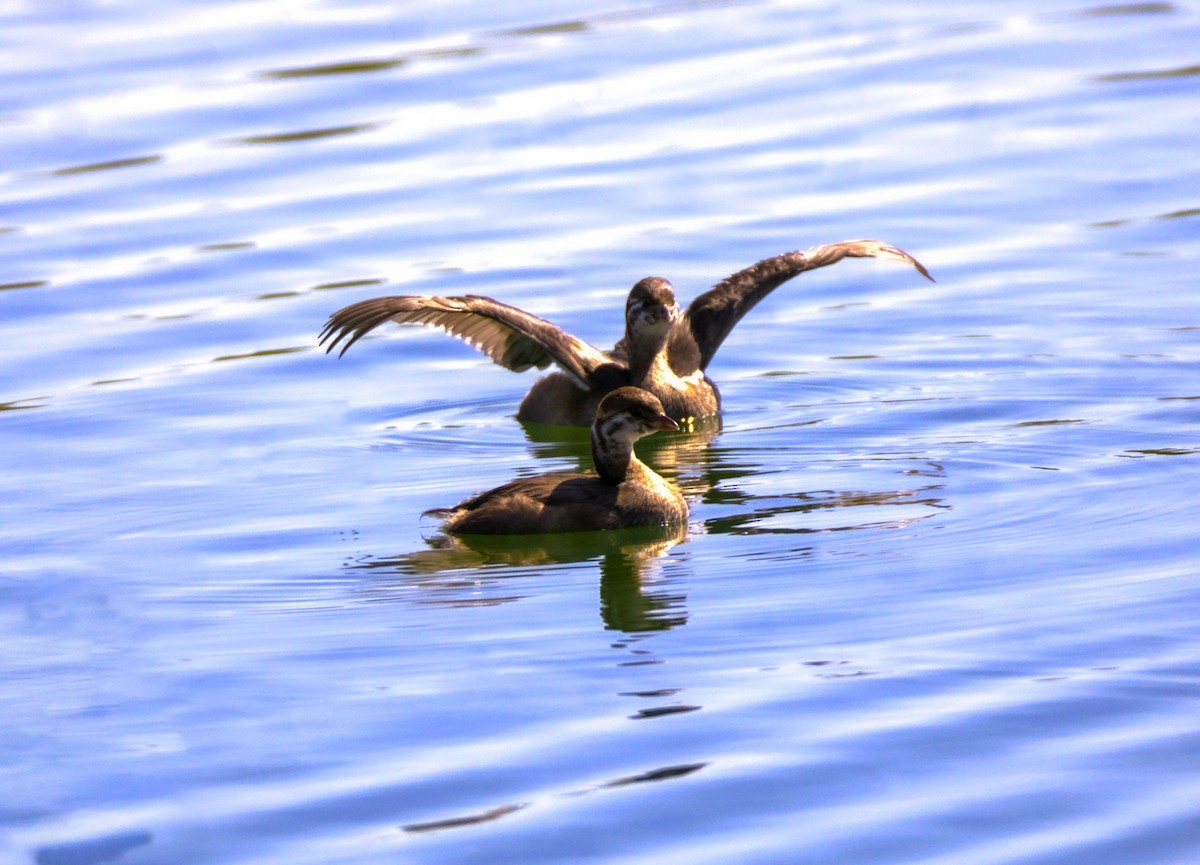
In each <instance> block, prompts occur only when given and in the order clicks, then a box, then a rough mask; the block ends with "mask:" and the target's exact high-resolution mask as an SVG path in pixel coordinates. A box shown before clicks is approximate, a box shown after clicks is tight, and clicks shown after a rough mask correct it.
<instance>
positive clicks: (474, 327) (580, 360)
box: [320, 295, 612, 388]
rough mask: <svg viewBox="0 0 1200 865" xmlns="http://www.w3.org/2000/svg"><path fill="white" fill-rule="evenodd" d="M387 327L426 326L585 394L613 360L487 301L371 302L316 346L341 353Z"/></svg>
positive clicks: (332, 326) (344, 317)
mask: <svg viewBox="0 0 1200 865" xmlns="http://www.w3.org/2000/svg"><path fill="white" fill-rule="evenodd" d="M387 321H395V322H399V323H402V324H403V323H412V324H428V325H431V326H433V327H440V328H441V329H442V330H444V331H446V333H449V334H451V335H452V336H457V337H458V338H459V339H461V340H463V341H464V342H466V343H468V344H469V345H472V346H474V347H475V348H477V349H479V350H480V351H482V352H483V353H484V354H486V355H487V356H488V357H490V358H491V359H492V360H494V361H495V362H496V363H498V364H500V366H503V367H505V368H506V369H511V370H513V371H514V372H524V371H525V370H527V369H529V368H530V367H533V366H536V367H537V368H538V369H545V368H546V367H547V366H549V365H550V364H552V363H555V364H558V365H559V366H560V367H561V368H562V369H563V371H564V372H566V373H567V374H568V375H570V376H571V377H572V378H573V379H575V382H576V384H578V385H579V386H580V387H583V388H587V387H588V386H589V379H590V377H591V376H592V374H593V373H594V372H595V371H596V370H597V369H599V368H600V367H602V366H605V365H606V364H611V363H612V358H610V357H609V356H608V355H606V354H605V353H604V352H602V351H600V350H599V349H598V348H595V347H593V346H591V345H588V344H587V343H586V342H584V341H583V340H581V339H577V338H575V337H573V336H571V335H570V334H569V333H567V332H566V331H564V330H563V329H562V328H560V327H558V326H557V325H553V324H551V323H550V322H548V321H546V320H544V319H541V318H538V317H537V316H536V315H530V314H529V313H527V312H525V311H523V310H520V309H517V308H516V307H514V306H508V305H507V304H504V303H500V302H499V301H495V300H492V299H491V298H490V297H479V296H477V295H467V296H465V297H415V296H397V297H375V298H372V299H370V300H363V301H360V302H358V303H353V304H351V305H350V306H347V307H345V308H343V309H339V310H338V311H337V312H335V313H334V314H333V315H331V316H330V317H329V321H328V322H326V323H325V328H324V329H323V330H322V331H321V336H320V343H321V344H322V345H326V343H328V345H326V349H325V350H326V351H327V352H329V351H333V349H334V348H336V347H337V346H338V344H339V343H341V342H342V340H345V344H343V345H342V350H341V351H340V352H339V353H338V356H339V357H340V356H341V355H343V354H345V353H346V349H348V348H350V346H352V345H354V343H355V342H357V341H358V340H359V339H360V338H362V337H363V336H365V335H366V334H368V333H370V332H371V331H372V330H374V329H375V328H377V327H379V325H381V324H383V323H384V322H387Z"/></svg>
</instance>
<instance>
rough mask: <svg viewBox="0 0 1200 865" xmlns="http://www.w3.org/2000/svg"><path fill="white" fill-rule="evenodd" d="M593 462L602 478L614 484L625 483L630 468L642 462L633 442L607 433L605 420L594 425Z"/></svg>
mask: <svg viewBox="0 0 1200 865" xmlns="http://www.w3.org/2000/svg"><path fill="white" fill-rule="evenodd" d="M592 462H593V463H594V464H595V466H596V474H597V475H599V476H600V480H602V481H604V482H605V483H610V484H614V485H615V484H619V483H623V482H624V481H625V478H627V477H628V476H629V470H630V468H631V467H632V466H633V465H634V464H640V462H639V460H638V458H637V456H636V455H635V454H634V452H633V442H632V441H628V440H626V439H625V438H624V437H623V436H613V435H609V434H607V433H606V431H605V430H604V428H603V422H601V423H598V424H595V425H593V427H592Z"/></svg>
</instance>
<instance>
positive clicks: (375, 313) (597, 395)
mask: <svg viewBox="0 0 1200 865" xmlns="http://www.w3.org/2000/svg"><path fill="white" fill-rule="evenodd" d="M843 258H883V259H889V260H892V261H900V262H904V263H906V264H910V265H912V266H913V267H915V268H916V269H917V270H918V271H919V272H920V273H921V274H922V275H923V276H925V277H926V278H927V279H929V280H931V281H932V279H933V277H931V276H930V275H929V272H928V271H927V270H926V269H925V267H924V266H923V265H922V264H921V263H920V262H919V261H917V260H916V259H915V258H913V257H912V256H911V255H909V254H908V253H907V252H905V251H904V250H902V249H898V248H896V247H894V246H888V245H887V244H884V243H879V242H878V241H875V240H847V241H842V242H841V243H830V244H826V245H824V246H815V247H813V248H811V249H809V250H807V251H796V252H786V253H784V254H782V255H777V256H774V257H773V258H767V259H764V260H762V261H760V262H758V263H756V264H754V265H752V266H750V267H747V268H746V269H745V270H740V271H738V272H737V273H735V274H733V275H732V276H730V277H727V278H726V279H724V280H722V281H721V282H719V283H717V285H716V286H714V287H713V288H712V289H711V290H709V291H707V292H705V293H704V294H702V295H700V296H699V297H697V298H696V299H695V300H693V301H692V303H691V305H689V306H688V308H687V312H686V313H681V312H680V311H679V307H678V305H677V304H676V301H675V293H674V290H673V288H672V287H671V283H669V282H667V280H665V279H662V278H660V277H647V278H646V279H643V280H641V281H640V282H638V283H637V284H636V285H635V286H634V287H633V289H632V290H631V291H630V294H629V299H628V301H627V302H626V307H625V335H624V336H623V337H622V339H621V340H620V342H618V343H617V344H616V346H614V348H613V349H612V350H611V351H607V352H606V351H601V350H600V349H597V348H595V347H594V346H592V345H589V344H588V343H586V342H584V341H583V340H581V339H578V338H577V337H574V336H572V335H571V334H569V333H567V332H566V331H564V330H563V329H562V328H560V327H558V326H556V325H554V324H551V323H550V322H548V321H545V320H544V319H541V318H538V317H537V316H535V315H531V314H529V313H527V312H525V311H524V310H520V309H517V308H516V307H512V306H508V305H507V304H503V303H500V302H499V301H496V300H492V299H491V298H488V297H480V296H477V295H467V296H465V297H415V296H397V297H378V298H373V299H371V300H364V301H360V302H359V303H355V304H351V305H350V306H347V307H345V308H343V309H340V310H338V311H337V312H335V313H334V314H333V315H331V316H330V317H329V321H328V322H327V323H326V325H325V328H324V329H323V330H322V331H321V336H320V342H321V344H323V345H326V350H327V351H333V349H334V348H336V347H337V346H338V345H339V344H341V345H342V348H341V351H340V352H339V356H340V355H341V354H345V353H346V349H348V348H349V347H350V346H351V345H353V344H354V343H355V342H357V341H358V340H359V339H360V338H361V337H363V336H364V335H366V334H367V333H369V332H370V331H372V330H374V329H375V328H376V327H378V326H379V325H381V324H383V323H384V322H387V321H395V322H400V323H415V324H427V325H432V326H434V327H440V328H442V329H443V330H445V331H446V332H447V333H449V334H452V335H453V336H457V337H459V338H460V339H462V340H464V341H465V342H467V343H468V344H470V345H473V346H475V347H476V348H478V349H479V350H480V351H482V352H483V353H484V354H486V355H487V356H488V357H490V358H491V359H492V360H493V361H495V362H496V363H498V364H500V365H501V366H503V367H505V368H506V369H511V370H514V371H516V372H523V371H524V370H527V369H529V368H530V367H537V368H538V369H545V368H546V367H548V366H550V364H555V365H557V366H558V367H559V369H560V370H561V372H553V373H551V374H550V375H548V376H546V377H544V378H541V379H539V380H538V381H537V382H535V383H534V385H533V387H532V388H531V389H530V391H529V393H528V394H527V395H526V396H525V399H524V400H523V401H522V402H521V407H520V409H518V411H517V418H518V419H519V420H522V421H528V422H532V423H551V424H569V425H576V426H583V425H586V424H589V423H591V419H592V418H593V416H594V415H595V412H596V407H597V405H598V403H599V402H600V399H601V398H602V397H603V396H604V395H605V394H606V393H608V392H609V391H611V390H614V389H615V388H618V387H622V386H624V385H634V386H637V387H641V388H643V389H645V390H648V391H650V392H651V393H653V394H654V395H655V396H657V397H658V398H659V399H660V400H661V401H662V403H663V405H664V407H665V408H666V412H667V414H668V415H670V416H671V417H672V418H674V419H676V420H684V419H687V418H692V417H703V416H705V415H709V414H714V413H715V412H717V411H718V410H719V409H720V394H719V393H718V391H717V388H716V385H715V384H713V382H712V380H711V379H709V378H708V376H707V375H706V373H705V370H706V369H707V368H708V365H709V363H710V362H711V361H712V359H713V356H714V355H715V354H716V352H717V349H718V348H720V347H721V343H722V342H724V341H725V338H726V337H727V336H728V335H729V332H730V331H731V330H733V328H734V326H735V325H736V324H737V323H738V322H739V321H741V319H742V317H743V316H744V315H745V314H746V313H747V312H749V311H750V310H751V309H753V308H754V306H755V305H756V304H757V303H758V302H759V301H760V300H762V299H763V298H764V297H766V296H767V295H768V294H770V293H771V292H772V291H774V290H775V289H776V288H778V287H779V286H780V285H782V284H783V283H785V282H787V281H788V280H789V279H792V278H793V277H795V276H797V275H799V274H801V273H803V272H804V271H806V270H815V269H816V268H819V267H825V266H827V265H830V264H834V263H835V262H838V261H841V260H842V259H843ZM666 322H669V325H670V326H669V327H665V326H664V323H666Z"/></svg>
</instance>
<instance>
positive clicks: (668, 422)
mask: <svg viewBox="0 0 1200 865" xmlns="http://www.w3.org/2000/svg"><path fill="white" fill-rule="evenodd" d="M654 429H673V430H677V429H679V424H678V423H676V422H675V420H674V419H673V418H669V417H667V416H666V415H665V414H660V415H659V416H658V417H656V418H654Z"/></svg>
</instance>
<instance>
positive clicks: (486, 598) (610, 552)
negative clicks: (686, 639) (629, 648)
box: [346, 526, 688, 632]
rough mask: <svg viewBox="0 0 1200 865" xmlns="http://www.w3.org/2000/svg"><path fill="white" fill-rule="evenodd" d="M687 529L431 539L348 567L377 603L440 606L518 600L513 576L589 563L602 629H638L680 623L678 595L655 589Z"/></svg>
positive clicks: (682, 618) (682, 614)
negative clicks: (359, 573)
mask: <svg viewBox="0 0 1200 865" xmlns="http://www.w3.org/2000/svg"><path fill="white" fill-rule="evenodd" d="M687 537H688V529H687V526H671V527H663V526H647V527H644V528H636V529H619V530H616V531H608V532H578V533H574V532H572V533H564V534H549V535H516V536H484V535H457V536H452V535H440V534H439V535H434V536H433V537H431V538H429V540H428V544H429V546H430V549H427V550H418V551H416V552H412V553H403V554H401V555H398V556H390V557H374V556H365V557H361V558H357V559H355V560H354V561H353V562H352V563H350V564H347V565H346V568H348V569H350V570H365V571H369V572H370V577H371V579H370V583H369V586H367V587H365V588H363V589H361V591H362V592H364V593H365V595H366V596H367V597H370V598H372V599H377V600H404V601H406V602H409V603H416V604H433V605H437V606H446V607H466V606H480V605H484V606H488V605H494V604H503V603H508V602H510V601H516V600H520V599H521V598H522V597H523V595H522V594H521V593H520V577H521V576H522V575H528V574H531V573H536V572H537V571H538V570H539V569H540V568H542V567H544V566H546V565H556V564H567V563H571V562H588V561H596V562H597V564H598V566H599V581H600V617H601V619H602V620H603V621H604V624H605V627H608V628H611V629H613V630H618V631H627V632H637V631H653V630H664V629H667V628H673V627H675V626H676V625H682V624H684V623H685V622H686V621H687V615H686V613H685V612H684V607H683V604H684V600H685V598H684V597H683V596H682V595H679V594H676V593H673V592H670V591H668V590H665V589H663V588H659V587H657V586H656V585H655V583H656V581H657V580H658V579H659V577H660V576H661V574H662V567H663V563H664V559H665V557H666V554H667V553H668V551H670V550H671V549H672V548H673V547H675V546H676V545H677V544H680V543H683V542H684V541H686V540H687Z"/></svg>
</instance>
